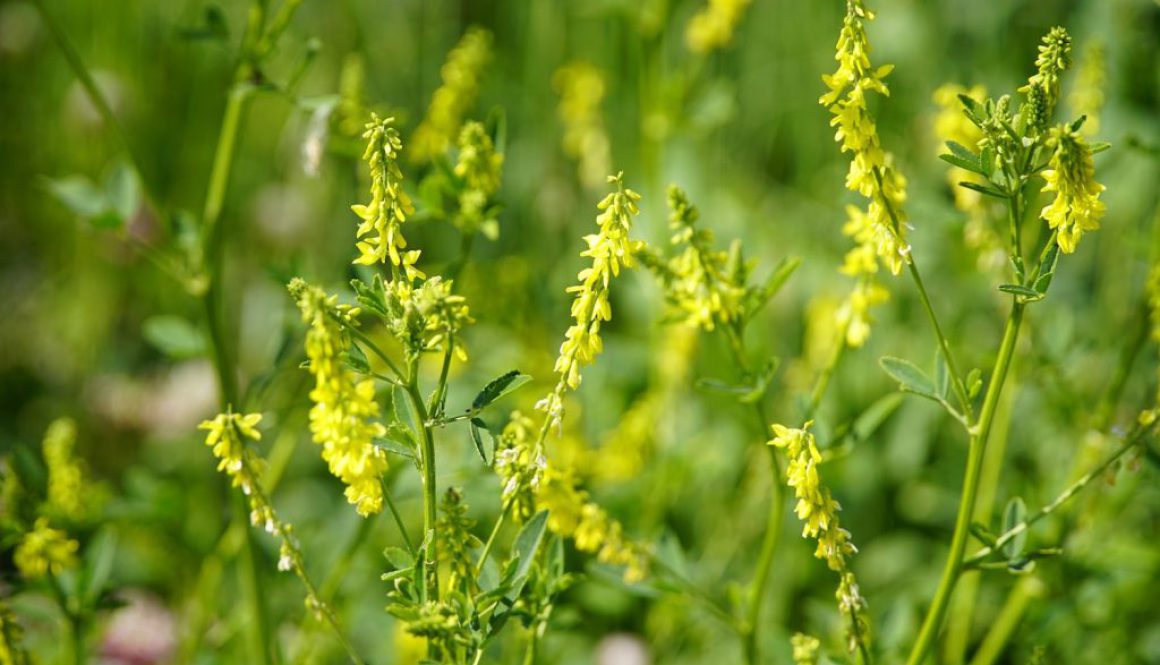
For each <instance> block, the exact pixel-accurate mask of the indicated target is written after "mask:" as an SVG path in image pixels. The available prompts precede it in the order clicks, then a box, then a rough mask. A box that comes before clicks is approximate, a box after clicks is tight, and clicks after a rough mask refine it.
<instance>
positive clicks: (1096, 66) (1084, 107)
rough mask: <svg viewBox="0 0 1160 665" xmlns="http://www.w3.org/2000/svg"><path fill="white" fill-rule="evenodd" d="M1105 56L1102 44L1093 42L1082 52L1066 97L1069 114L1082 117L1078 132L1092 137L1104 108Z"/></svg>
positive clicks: (1098, 128)
mask: <svg viewBox="0 0 1160 665" xmlns="http://www.w3.org/2000/svg"><path fill="white" fill-rule="evenodd" d="M1106 68H1107V54H1106V53H1105V50H1104V45H1103V43H1102V42H1099V41H1093V42H1091V43H1090V44H1088V45H1087V48H1085V49H1084V50H1083V55H1082V56H1081V57H1080V62H1079V71H1078V72H1076V78H1075V86H1074V87H1073V88H1072V91H1071V94H1070V95H1068V103H1069V105H1070V106H1071V112H1072V114H1073V115H1075V116H1081V115H1082V116H1084V117H1086V118H1087V120H1085V121H1084V123H1083V127H1081V128H1080V130H1081V131H1082V132H1083V133H1084V134H1086V135H1088V136H1094V135H1095V134H1096V133H1097V132H1099V131H1100V112H1101V111H1102V110H1103V108H1104V79H1105V77H1106V72H1105V69H1106Z"/></svg>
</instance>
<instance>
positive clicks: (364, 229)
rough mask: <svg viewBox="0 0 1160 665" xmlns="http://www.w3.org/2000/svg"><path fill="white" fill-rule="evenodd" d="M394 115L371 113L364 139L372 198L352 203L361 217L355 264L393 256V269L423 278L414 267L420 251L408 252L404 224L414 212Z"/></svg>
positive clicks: (410, 276) (408, 275)
mask: <svg viewBox="0 0 1160 665" xmlns="http://www.w3.org/2000/svg"><path fill="white" fill-rule="evenodd" d="M394 121H395V119H394V118H384V119H380V118H379V116H378V115H376V114H372V115H371V121H370V122H368V123H367V125H366V132H365V133H364V134H363V138H365V139H367V149H366V152H365V153H363V159H364V160H366V162H367V164H368V165H369V166H370V170H371V201H370V203H368V204H366V205H354V206H351V210H354V212H355V214H356V215H358V216H359V218H360V219H362V223H361V224H359V226H358V231H357V232H356V235H357V237H358V239H359V241H358V243H357V246H358V251H359V257H358V258H357V259H355V261H354V262H355V263H361V264H363V265H373V264H375V263H386V262H387V260H388V258H389V259H390V263H391V267H392V271H394V270H396V269H399V268H402V269H403V270H404V272H405V273H406V276H407V278H408V279H411V278H414V277H418V278H422V277H423V273H421V272H419V270H418V269H416V268H415V262H416V261H418V260H419V250H412V251H409V252H408V251H405V250H406V248H407V240H406V239H405V238H404V237H403V231H402V224H403V222H405V221H406V220H407V215H410V214H411V213H413V212H414V211H415V208H414V206H413V205H412V204H411V199H410V197H408V196H407V193H406V192H404V191H403V172H402V171H401V170H400V169H399V154H400V153H401V152H402V150H403V142H402V140H401V139H399V131H398V130H397V129H395V128H394V127H393V126H392V123H393V122H394Z"/></svg>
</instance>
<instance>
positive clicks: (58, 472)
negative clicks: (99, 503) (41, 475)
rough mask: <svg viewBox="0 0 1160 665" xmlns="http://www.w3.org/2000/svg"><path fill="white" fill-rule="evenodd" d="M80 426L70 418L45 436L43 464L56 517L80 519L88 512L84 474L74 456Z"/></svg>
mask: <svg viewBox="0 0 1160 665" xmlns="http://www.w3.org/2000/svg"><path fill="white" fill-rule="evenodd" d="M76 438H77V426H76V423H74V422H73V421H72V420H71V419H69V418H60V419H58V420H55V421H53V422H52V424H50V425H49V426H48V429H47V430H46V431H45V433H44V443H43V451H44V463H45V466H46V467H47V468H48V501H47V509H48V511H49V512H50V513H51V514H53V515H59V516H60V517H63V518H65V519H68V520H79V519H81V518H83V517H84V516H85V515H86V513H88V512H89V504H88V503H87V501H88V500H89V499H90V498H91V497H87V496H86V492H85V490H86V487H85V480H84V471H83V470H82V469H81V465H80V463H79V462H78V460H77V459H76V458H75V457H74V455H73V448H74V446H75V445H76Z"/></svg>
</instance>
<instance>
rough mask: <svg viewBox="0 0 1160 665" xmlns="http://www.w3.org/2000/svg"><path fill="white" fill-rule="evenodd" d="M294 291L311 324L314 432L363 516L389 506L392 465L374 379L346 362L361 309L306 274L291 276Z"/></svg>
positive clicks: (308, 342)
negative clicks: (386, 489) (386, 478)
mask: <svg viewBox="0 0 1160 665" xmlns="http://www.w3.org/2000/svg"><path fill="white" fill-rule="evenodd" d="M289 290H290V293H291V295H293V296H294V298H295V299H296V300H297V301H298V307H299V309H301V310H302V318H303V320H304V321H306V322H308V323H309V324H310V330H309V331H307V333H306V355H307V357H308V358H309V359H310V372H311V373H312V374H313V375H314V389H313V390H312V391H310V399H311V400H313V401H314V406H313V408H311V409H310V432H311V434H313V436H314V442H315V443H317V444H319V445H321V446H322V458H323V459H324V460H326V463H327V465H328V466H329V468H330V472H331V473H332V474H334V475H335V476H337V477H338V478H339V479H341V480H342V482H343V483H344V484H345V485H347V488H346V499H347V501H349V502H350V503H352V504H354V505H355V506H356V509H357V510H358V513H359V514H360V515H362V516H364V517H366V516H368V515H373V514H375V513H378V512H379V511H381V510H382V509H383V488H382V476H383V473H385V472H386V470H387V458H386V454H385V453H384V452H383V450H382V449H381V448H378V447H377V446H375V445H374V439H376V438H379V437H382V436H384V435H385V434H386V428H385V427H384V426H383V424H382V423H380V422H378V421H377V420H376V418H377V417H378V415H379V405H378V402H376V401H375V385H374V382H373V381H371V380H370V379H366V380H363V381H359V380H358V378H357V376H356V375H355V373H354V372H353V371H351V370H350V369H349V368H347V367H346V365H345V364H344V363H345V355H346V352H347V350H348V349H349V348H350V338H349V334H348V333H347V332H346V327H348V326H355V325H357V321H356V320H355V316H356V315H357V314H358V310H357V309H355V308H352V307H350V306H347V305H339V304H338V303H337V297H335V296H329V297H328V296H327V295H326V293H325V292H323V291H322V289H319V288H318V287H315V286H311V285H309V284H307V283H305V282H304V281H302V280H301V279H297V278H295V279H294V280H293V281H291V282H290V286H289Z"/></svg>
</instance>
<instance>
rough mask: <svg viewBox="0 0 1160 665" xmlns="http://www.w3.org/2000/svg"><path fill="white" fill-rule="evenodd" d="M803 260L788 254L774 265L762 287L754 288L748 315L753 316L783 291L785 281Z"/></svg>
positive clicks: (748, 306) (747, 308)
mask: <svg viewBox="0 0 1160 665" xmlns="http://www.w3.org/2000/svg"><path fill="white" fill-rule="evenodd" d="M801 264H802V260H801V258H800V257H797V256H787V257H785V258H783V259H782V260H781V261H780V262H778V264H777V265H776V266H775V267H774V269H773V272H772V273H770V275H769V277H768V278H766V280H765V284H762V285H761V288H759V289H755V290H753V291H752V292H751V293H750V295H749V298H748V304H747V307H746V310H747V311H746V316H753V315H754V314H756V313H758V312H760V311H761V310H762V308H764V307H765V306H766V305H767V304H769V301H770V300H773V298H774V296H776V295H777V294H778V292H780V291H781V289H782V287H783V286H785V283H786V282H787V281H789V278H790V277H791V276H792V275H793V273H794V271H796V270H797V269H798V267H799V266H801Z"/></svg>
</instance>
